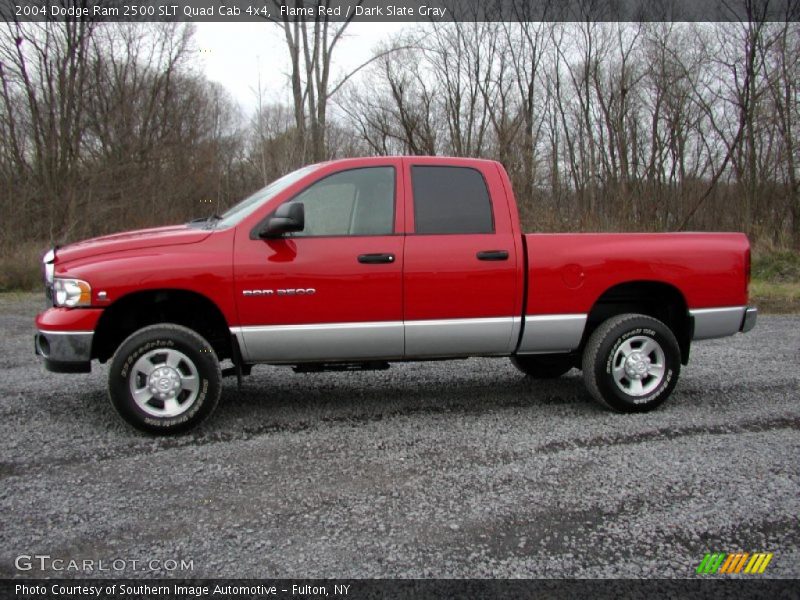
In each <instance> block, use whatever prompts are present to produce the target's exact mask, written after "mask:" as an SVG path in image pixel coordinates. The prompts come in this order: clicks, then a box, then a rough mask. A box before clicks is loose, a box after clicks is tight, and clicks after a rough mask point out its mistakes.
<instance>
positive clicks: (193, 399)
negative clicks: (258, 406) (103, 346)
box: [108, 323, 222, 434]
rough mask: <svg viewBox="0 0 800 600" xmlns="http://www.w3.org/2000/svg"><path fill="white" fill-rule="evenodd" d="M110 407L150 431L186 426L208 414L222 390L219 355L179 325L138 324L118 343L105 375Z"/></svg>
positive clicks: (191, 332) (179, 430)
mask: <svg viewBox="0 0 800 600" xmlns="http://www.w3.org/2000/svg"><path fill="white" fill-rule="evenodd" d="M108 390H109V396H110V398H111V403H112V404H113V405H114V408H116V409H117V411H118V412H119V414H120V415H121V416H122V418H123V419H125V420H126V421H127V422H128V423H130V424H131V425H133V426H134V427H136V428H137V429H141V430H142V431H147V432H148V433H156V434H170V433H179V432H181V431H186V430H187V429H190V428H192V427H194V426H196V425H197V424H199V423H200V422H201V421H202V420H203V419H205V418H206V417H208V416H209V415H210V414H211V413H212V412H213V410H214V408H216V406H217V402H218V401H219V397H220V394H221V391H222V374H221V372H220V367H219V361H218V360H217V355H216V353H215V352H214V350H213V349H212V348H211V346H210V345H209V344H208V342H206V340H205V339H203V338H202V337H201V336H200V335H198V334H197V333H196V332H194V331H192V330H191V329H188V328H186V327H182V326H180V325H172V324H167V323H163V324H159V325H153V326H150V327H145V328H143V329H140V330H139V331H137V332H136V333H134V334H132V335H131V336H130V337H128V339H126V340H125V341H124V342H123V343H122V345H120V347H119V349H118V350H117V352H116V353H115V354H114V358H113V360H112V361H111V369H110V373H109V381H108Z"/></svg>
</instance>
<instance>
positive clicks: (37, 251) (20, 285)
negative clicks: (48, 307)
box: [0, 243, 47, 292]
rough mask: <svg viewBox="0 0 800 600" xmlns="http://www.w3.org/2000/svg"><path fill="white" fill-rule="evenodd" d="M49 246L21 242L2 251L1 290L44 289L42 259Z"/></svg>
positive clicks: (0, 266)
mask: <svg viewBox="0 0 800 600" xmlns="http://www.w3.org/2000/svg"><path fill="white" fill-rule="evenodd" d="M46 248H47V246H46V244H45V245H42V244H41V243H36V244H30V243H29V244H19V245H17V246H14V247H11V248H3V250H2V253H0V292H9V291H22V292H25V291H28V292H30V291H35V290H41V289H42V285H43V284H42V270H41V262H40V261H41V260H42V255H43V254H44V251H45V250H46Z"/></svg>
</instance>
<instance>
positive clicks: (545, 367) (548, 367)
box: [511, 354, 575, 379]
mask: <svg viewBox="0 0 800 600" xmlns="http://www.w3.org/2000/svg"><path fill="white" fill-rule="evenodd" d="M511 363H512V364H513V365H514V366H515V367H517V368H518V369H519V370H520V371H522V372H523V373H525V375H527V376H528V377H533V378H534V379H555V378H556V377H561V376H562V375H563V374H564V373H566V372H567V371H569V370H570V369H572V367H574V366H575V359H574V358H573V357H572V356H570V355H569V354H535V355H518V356H512V357H511Z"/></svg>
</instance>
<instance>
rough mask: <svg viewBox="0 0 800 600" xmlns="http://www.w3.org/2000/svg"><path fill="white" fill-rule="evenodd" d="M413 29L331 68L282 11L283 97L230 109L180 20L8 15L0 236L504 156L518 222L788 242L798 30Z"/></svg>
mask: <svg viewBox="0 0 800 600" xmlns="http://www.w3.org/2000/svg"><path fill="white" fill-rule="evenodd" d="M524 6H525V3H520V4H519V7H520V11H521V12H520V13H519V15H518V16H519V19H518V21H517V22H513V23H512V22H508V23H485V22H459V23H442V24H418V25H414V26H411V27H409V28H408V29H406V30H404V31H403V32H402V33H401V34H399V35H397V36H396V37H394V38H392V39H389V40H386V41H385V42H384V44H383V45H382V46H381V47H379V48H376V49H375V51H374V54H373V56H372V58H371V59H370V60H369V61H367V63H365V64H364V65H361V66H360V67H358V68H357V69H354V70H353V71H351V72H347V73H342V72H340V70H337V68H336V67H337V56H338V55H337V51H338V48H339V44H340V42H341V39H342V37H343V34H344V32H345V30H346V29H347V27H348V26H349V25H350V23H347V22H344V23H332V22H331V23H328V22H326V21H324V20H322V19H321V20H318V21H312V22H306V23H301V22H295V21H290V20H288V19H287V20H286V21H283V22H278V23H277V24H275V23H273V24H265V25H264V27H265V28H266V27H279V28H280V30H281V32H282V34H283V36H284V38H285V41H286V49H287V56H288V57H289V74H288V79H289V80H288V82H287V89H288V92H289V93H288V95H287V99H288V100H287V103H286V104H275V103H266V102H264V101H263V100H262V97H261V90H258V91H257V93H258V99H257V104H258V108H257V110H255V111H254V113H253V114H250V115H246V114H243V113H242V111H241V109H239V107H238V106H237V105H236V103H235V102H234V101H233V100H232V99H231V98H230V97H229V95H228V94H227V92H226V91H225V90H224V89H222V88H221V87H220V86H219V85H217V84H214V83H212V82H210V81H208V80H207V79H206V78H205V77H204V76H203V75H202V73H201V72H199V70H198V68H197V64H198V61H197V58H198V55H197V49H196V48H195V46H194V45H193V42H192V27H191V26H190V25H186V24H178V23H169V24H166V23H164V24H116V23H107V24H99V23H93V22H89V21H71V22H66V23H55V22H47V23H26V24H14V23H9V24H6V25H5V26H4V27H5V30H4V31H3V32H2V34H0V205H1V206H2V214H3V227H2V240H0V246H2V247H3V248H4V249H5V248H9V247H13V246H14V245H17V244H19V243H21V242H30V241H36V242H41V243H42V244H43V245H46V243H50V242H66V241H71V240H76V239H80V238H83V237H87V236H91V235H97V234H102V233H106V232H110V231H115V230H122V229H131V228H134V227H144V226H149V225H155V224H163V223H170V222H181V221H186V220H188V219H189V218H191V217H195V216H200V215H203V214H211V213H213V212H221V211H222V210H224V208H225V207H227V206H229V205H230V204H232V203H233V202H234V201H236V200H237V199H239V198H242V197H244V196H245V195H246V194H248V193H249V192H252V191H253V190H254V189H256V188H258V187H260V186H262V185H264V184H266V183H268V182H269V181H271V180H272V179H274V178H276V177H278V176H280V175H282V174H283V173H286V172H288V171H290V170H292V169H294V168H296V167H298V166H300V165H303V164H307V163H309V162H315V161H320V160H327V159H331V158H339V157H345V156H359V155H376V154H377V155H388V154H401V153H402V154H436V155H454V156H474V157H485V158H492V159H496V160H499V161H500V162H502V163H503V164H504V165H505V167H506V168H507V169H508V171H509V174H510V176H511V178H512V182H513V183H514V186H515V191H516V193H517V197H518V202H519V204H520V207H521V212H522V217H523V221H524V225H525V228H526V229H527V230H530V231H559V230H567V231H580V230H584V231H589V230H593V231H605V230H613V231H656V230H686V229H700V230H742V231H746V232H747V233H749V234H750V235H751V236H752V237H754V238H758V239H764V240H766V241H768V242H769V243H770V244H772V245H777V246H789V245H792V246H794V247H795V248H797V249H800V188H798V176H799V175H800V174H798V161H800V144H799V143H798V128H799V127H800V93H798V85H800V25H798V23H794V22H788V21H787V22H782V23H768V22H763V21H762V20H759V19H758V18H757V17H758V15H757V14H754V15H753V18H752V19H751V20H750V21H748V22H736V23H695V24H691V23H600V22H591V21H587V22H578V23H548V22H545V23H539V22H529V21H528V20H527V19H526V15H525V14H524Z"/></svg>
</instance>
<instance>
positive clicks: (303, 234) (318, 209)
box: [35, 157, 756, 433]
mask: <svg viewBox="0 0 800 600" xmlns="http://www.w3.org/2000/svg"><path fill="white" fill-rule="evenodd" d="M43 263H44V270H45V280H46V289H47V295H48V299H49V303H50V304H51V305H52V306H51V307H50V308H48V309H47V310H45V311H44V312H42V313H41V314H39V315H38V316H37V318H36V328H37V330H38V332H37V334H36V338H35V349H36V353H37V354H38V355H39V356H41V357H42V358H43V360H44V364H45V366H46V367H47V368H48V369H49V370H51V371H55V372H62V373H63V372H88V371H89V370H90V365H91V361H92V360H94V359H97V360H99V361H100V362H106V361H111V366H110V372H109V385H108V387H109V396H110V399H111V402H112V403H113V405H114V406H115V408H116V409H117V410H118V411H119V413H120V414H121V416H122V417H123V418H124V419H125V420H127V421H128V422H129V423H130V424H132V425H133V426H135V427H138V428H140V429H142V430H145V431H148V432H151V433H174V432H179V431H183V430H186V429H189V428H191V427H193V426H195V425H196V424H198V423H199V422H200V421H202V420H203V419H204V418H205V417H207V416H208V415H209V414H211V412H212V411H213V409H214V408H215V406H216V404H217V402H218V400H219V397H220V393H221V377H222V376H223V375H227V374H231V375H237V376H239V378H241V376H242V375H245V374H248V373H249V372H250V369H251V367H252V365H254V364H257V363H266V364H282V365H290V366H294V367H295V370H296V371H301V372H313V371H320V370H329V369H362V368H363V369H366V368H386V367H387V366H388V363H389V362H392V361H408V360H428V359H448V358H463V357H470V356H496V357H511V360H512V361H513V362H514V364H515V365H516V366H517V367H518V368H519V369H520V370H521V371H522V372H524V373H525V374H527V375H529V376H531V377H535V378H545V377H558V376H560V375H562V374H564V373H566V372H567V371H569V370H570V369H572V368H578V369H582V370H583V375H584V378H585V381H586V385H587V388H588V390H589V392H590V394H591V396H592V397H593V398H594V399H596V400H597V401H599V402H601V403H603V404H605V405H607V406H608V407H610V408H611V409H614V410H616V411H620V412H642V411H647V410H651V409H653V408H655V407H656V406H658V405H659V404H661V403H662V402H663V401H664V400H665V399H666V398H667V397H668V396H669V395H670V393H671V392H672V390H673V389H674V387H675V385H676V383H677V381H678V375H679V373H680V369H681V365H682V364H683V365H685V364H687V361H688V358H689V349H690V345H691V343H692V341H694V340H702V339H707V338H717V337H723V336H729V335H733V334H735V333H737V332H740V331H748V330H749V329H751V328H752V327H753V326H754V325H755V320H756V309H754V308H749V307H748V306H747V302H748V290H747V287H748V280H749V270H750V249H749V243H748V240H747V238H746V237H745V236H744V235H743V234H739V233H663V234H660V233H659V234H524V233H523V232H522V231H521V229H520V222H519V216H518V212H517V204H516V201H515V198H514V194H513V191H512V189H511V184H510V181H509V179H508V176H507V174H506V172H505V170H504V169H503V167H502V166H501V165H500V164H499V163H497V162H493V161H487V160H477V159H461V158H433V157H384V158H363V159H347V160H338V161H332V162H327V163H321V164H318V165H311V166H308V167H304V168H303V169H300V170H298V171H295V172H294V173H290V174H289V175H287V176H285V177H283V178H281V179H279V180H278V181H276V182H274V183H272V184H271V185H269V186H267V187H266V188H264V189H262V190H259V191H258V192H256V193H255V194H254V195H253V196H251V197H250V198H247V199H245V200H243V201H242V202H241V203H239V204H238V205H236V206H235V207H233V208H232V209H231V210H229V211H228V212H227V213H225V214H224V215H222V216H214V217H211V218H209V219H201V220H197V221H193V222H191V223H188V224H186V225H179V226H171V227H160V228H155V229H147V230H142V231H133V232H127V233H119V234H115V235H108V236H104V237H100V238H95V239H91V240H87V241H83V242H79V243H75V244H71V245H68V246H64V247H56V248H54V249H52V250H50V251H49V252H48V253H47V254H46V255H45V257H44V260H43ZM223 360H229V361H230V362H231V364H232V365H233V366H232V367H228V368H227V369H225V370H222V369H221V367H220V362H221V361H223ZM240 381H241V379H240Z"/></svg>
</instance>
